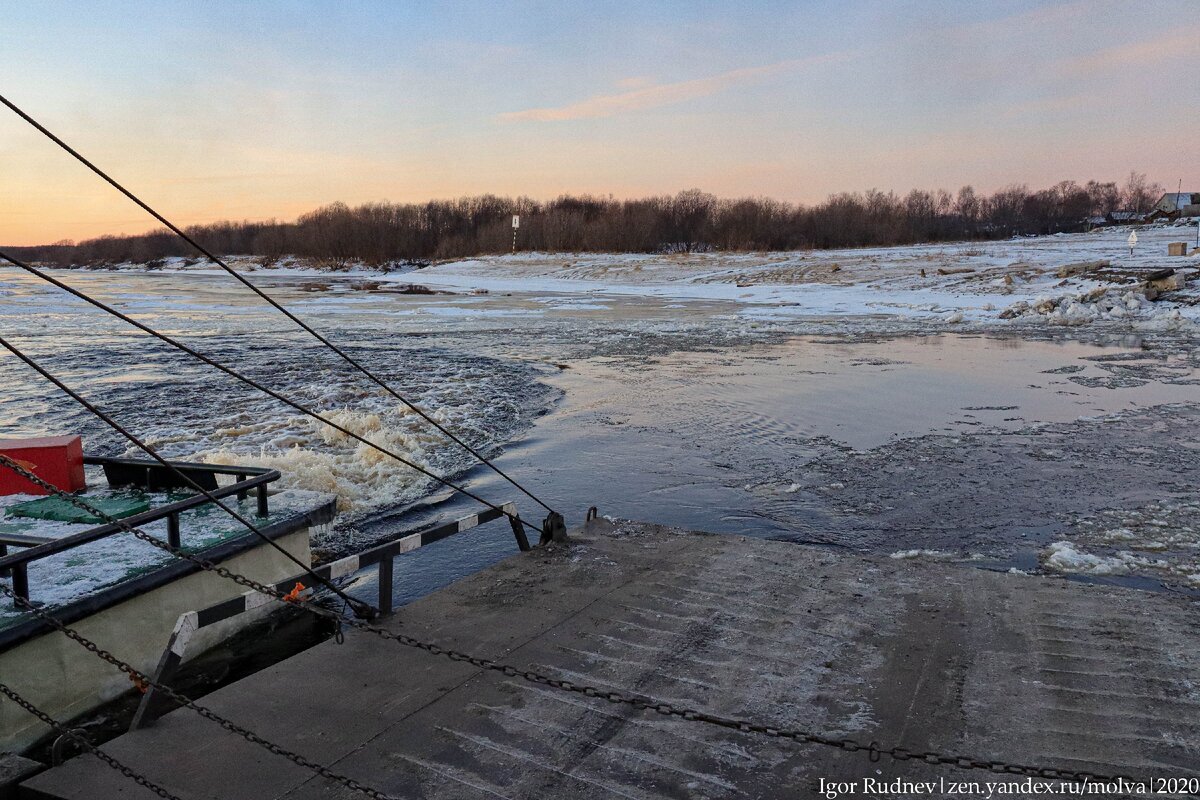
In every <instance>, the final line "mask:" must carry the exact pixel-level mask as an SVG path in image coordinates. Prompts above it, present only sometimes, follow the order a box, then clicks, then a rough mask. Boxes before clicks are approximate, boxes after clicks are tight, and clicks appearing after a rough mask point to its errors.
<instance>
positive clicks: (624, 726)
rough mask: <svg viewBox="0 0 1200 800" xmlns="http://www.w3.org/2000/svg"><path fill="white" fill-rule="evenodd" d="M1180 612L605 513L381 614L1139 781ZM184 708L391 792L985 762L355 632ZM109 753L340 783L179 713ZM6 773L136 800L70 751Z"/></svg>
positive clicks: (768, 708)
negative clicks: (534, 678) (852, 742)
mask: <svg viewBox="0 0 1200 800" xmlns="http://www.w3.org/2000/svg"><path fill="white" fill-rule="evenodd" d="M1197 623H1200V612H1198V610H1197V606H1196V604H1195V602H1194V601H1192V600H1190V599H1188V598H1184V597H1179V596H1170V595H1165V594H1151V593H1145V592H1139V591H1134V590H1127V589H1120V588H1112V587H1101V586H1091V585H1084V584H1080V583H1072V582H1068V581H1065V580H1062V579H1055V578H1040V577H1029V576H1024V575H1016V574H1000V573H994V572H988V571H983V570H978V569H972V568H969V567H964V566H961V565H945V564H939V563H936V562H928V561H920V560H897V559H891V558H886V557H883V558H871V557H862V556H857V555H848V554H846V553H844V552H838V551H834V550H830V549H822V548H814V547H805V546H798V545H792V544H785V543H780V542H770V541H761V540H755V539H745V538H740V537H730V536H713V535H704V534H688V533H682V532H679V531H674V530H668V529H663V528H658V527H654V526H648V525H640V524H629V523H626V524H617V525H613V524H609V523H605V522H600V523H599V524H595V523H594V524H593V525H592V526H591V528H590V529H589V530H588V531H587V532H586V533H584V534H582V535H577V536H576V537H575V538H574V543H573V544H570V545H566V546H555V547H553V548H552V549H547V550H541V551H535V552H533V553H529V554H524V555H519V556H514V557H513V558H510V559H508V560H507V561H504V562H503V563H501V564H498V565H497V566H495V567H493V568H491V569H488V570H485V571H483V572H481V573H479V574H477V575H475V576H473V577H471V578H469V579H466V580H463V581H460V582H458V583H456V584H454V585H452V586H451V587H449V588H447V589H444V590H442V591H439V592H437V593H435V594H433V595H432V596H430V597H427V598H425V599H423V600H421V601H419V602H417V603H414V604H412V605H410V606H407V607H405V608H403V609H401V610H400V611H398V612H397V613H396V614H395V615H394V616H393V617H391V618H389V620H388V624H389V625H390V626H392V627H394V628H395V629H396V630H401V631H403V632H405V633H407V634H409V635H411V636H415V637H418V638H423V639H427V640H430V641H434V642H437V643H440V644H444V645H447V646H453V647H456V648H458V649H461V650H466V651H469V652H472V653H474V654H477V655H481V656H485V657H490V658H495V659H501V660H504V661H506V662H508V663H511V664H513V665H516V666H518V667H522V668H525V667H530V668H535V669H538V670H541V671H545V672H548V673H551V674H554V675H557V676H561V677H563V678H566V679H569V680H573V681H577V682H580V683H590V684H592V685H596V686H598V687H611V688H620V689H624V690H629V691H636V692H641V693H644V694H647V695H651V696H653V697H655V698H660V699H662V700H665V701H667V702H670V703H674V704H680V705H686V706H690V707H693V708H697V709H702V710H706V711H710V712H713V713H717V714H722V715H727V716H735V717H746V718H751V719H754V720H761V721H764V722H768V723H772V724H776V725H780V726H789V727H795V728H806V729H811V730H814V731H818V732H821V733H825V734H830V735H834V736H849V737H854V738H855V739H859V740H861V741H864V742H870V741H872V740H875V741H878V742H879V743H880V744H881V745H883V746H885V747H890V746H893V745H902V746H905V747H907V748H910V749H912V750H914V751H925V750H931V749H932V750H939V751H944V752H950V753H958V754H962V755H965V756H969V757H973V758H979V759H984V760H1003V761H1010V762H1017V763H1024V764H1035V765H1048V766H1055V767H1068V768H1072V769H1084V770H1090V771H1095V772H1101V773H1113V772H1119V773H1127V774H1134V775H1137V776H1146V777H1150V776H1161V777H1184V776H1196V775H1200V747H1198V745H1197V742H1200V713H1198V712H1200V647H1198V646H1197V645H1198V644H1200V635H1198V634H1197V630H1198V629H1200V627H1198V624H1197ZM101 644H104V643H103V642H102V643H101ZM117 655H120V654H119V653H118V654H117ZM16 688H19V687H16ZM202 703H203V704H205V705H208V706H209V707H211V708H213V709H214V710H215V711H217V712H219V713H221V714H223V715H225V716H228V717H229V718H231V719H232V720H234V721H236V722H238V723H239V724H242V725H245V726H247V727H249V728H251V729H253V730H255V731H256V732H258V733H260V734H262V735H263V736H265V737H267V738H269V739H271V740H273V741H276V742H278V743H280V744H282V745H284V746H286V747H289V748H292V749H295V750H297V751H299V752H301V753H304V754H305V755H306V756H308V757H310V758H312V759H315V760H317V761H320V762H322V763H324V764H325V765H327V766H329V767H330V768H332V769H334V770H336V771H338V772H341V773H344V774H346V775H349V776H351V777H354V778H356V779H358V780H360V781H362V782H363V783H365V784H368V785H370V786H372V787H374V788H376V789H379V790H381V791H384V792H387V793H389V794H391V795H393V796H395V797H403V798H409V797H413V798H437V799H441V798H512V799H513V800H515V799H516V798H529V799H530V800H533V798H539V799H542V798H559V797H570V798H575V799H576V800H584V799H585V798H630V799H631V800H648V799H649V798H668V797H669V798H740V797H750V798H765V797H812V796H814V795H815V793H816V790H817V789H818V788H819V783H818V781H819V780H820V779H824V780H826V781H847V782H856V785H857V786H858V787H859V788H860V789H861V788H862V781H863V779H866V778H870V779H873V780H876V781H892V780H895V779H897V778H899V779H902V780H905V781H910V782H911V781H934V782H938V781H940V780H942V779H945V780H946V781H947V783H949V782H950V781H977V782H980V783H982V782H987V781H999V780H1005V779H1004V778H1002V777H1000V776H997V775H995V774H994V773H991V772H987V771H964V770H959V769H955V768H952V767H947V766H933V765H928V764H921V763H914V762H912V761H908V762H893V761H891V760H890V759H889V758H887V757H884V758H883V759H882V760H881V761H880V762H879V763H872V762H871V761H870V760H869V759H868V757H867V755H866V754H864V753H848V752H844V751H840V750H836V749H833V748H829V747H824V746H819V745H797V744H794V743H790V742H786V741H777V740H772V739H769V738H765V737H763V736H759V735H753V734H745V733H738V732H736V731H731V730H726V729H722V728H716V727H712V726H708V725H703V724H699V723H695V722H686V721H680V720H676V719H670V718H666V717H663V716H661V715H659V714H656V713H652V712H650V713H646V712H638V711H635V710H633V709H631V708H629V707H626V706H617V705H612V704H610V703H607V702H605V701H603V700H598V699H588V698H586V697H582V696H579V695H576V694H570V693H566V692H563V691H559V690H555V689H550V688H546V687H543V686H538V685H535V684H532V683H528V682H526V681H523V680H521V679H518V678H509V677H505V676H504V675H501V674H497V673H495V672H483V671H480V670H478V669H477V668H475V667H472V666H469V665H464V664H461V663H454V662H451V661H449V660H447V659H445V658H438V657H435V656H431V655H428V654H426V653H424V652H420V651H416V650H413V649H409V648H403V647H400V646H398V645H395V644H392V643H387V642H383V641H380V640H378V639H376V638H374V637H368V636H364V635H360V634H348V635H347V637H346V641H345V643H344V644H341V645H338V644H336V643H334V642H328V643H326V644H323V645H321V646H318V647H316V648H313V649H312V650H309V651H307V652H305V653H303V654H301V655H299V656H296V657H294V658H291V659H289V660H287V661H285V662H283V663H281V664H278V665H276V666H275V667H272V668H270V669H268V670H265V671H263V672H260V673H258V674H256V675H254V676H252V677H249V678H247V679H245V680H242V681H240V682H238V683H236V684H233V685H231V686H228V687H226V688H224V689H221V690H219V691H217V692H215V693H213V694H211V695H209V696H207V697H205V698H204V699H203V700H202ZM105 747H106V749H107V750H108V751H109V752H110V753H112V754H113V755H115V756H116V757H117V758H119V759H121V760H123V761H125V762H126V763H127V764H129V765H131V766H133V767H135V768H136V769H138V770H140V771H142V772H143V773H144V774H145V775H147V776H148V777H149V778H151V779H152V780H154V781H157V782H159V783H161V784H162V785H163V786H165V787H167V788H168V789H170V790H171V791H172V792H175V793H177V794H178V795H179V796H180V797H182V798H187V799H189V800H190V799H192V798H196V799H199V798H213V799H214V800H218V799H219V800H241V799H242V798H245V799H246V800H249V799H250V798H254V800H260V799H261V798H287V799H288V800H300V798H314V799H315V798H329V797H337V798H350V797H361V795H358V794H356V793H354V792H352V791H350V790H349V789H346V788H344V787H340V786H338V785H336V784H333V783H330V782H329V781H327V780H325V779H322V778H319V777H316V776H314V775H313V774H312V773H311V772H309V771H307V770H305V769H303V768H301V767H298V766H295V765H294V764H291V763H290V762H288V761H287V760H285V759H283V758H280V757H277V756H273V755H271V754H269V753H267V752H266V751H264V750H262V749H260V748H258V747H255V746H253V745H251V744H248V743H247V742H245V741H244V740H242V739H241V738H239V737H237V736H235V735H232V734H229V733H227V732H225V731H224V730H222V729H221V728H219V727H218V726H216V725H214V724H213V723H210V722H207V721H205V720H203V719H200V718H198V717H197V716H195V715H194V714H192V713H190V712H188V711H175V712H172V713H171V714H169V715H167V716H166V717H164V718H163V719H162V720H160V721H159V722H158V723H157V724H156V725H155V726H154V727H152V728H149V729H146V730H142V731H138V732H136V733H132V734H127V735H125V736H123V737H121V738H119V739H117V740H115V741H113V742H110V743H109V744H108V745H106V746H105ZM25 788H26V790H27V791H28V792H29V794H28V796H29V797H38V798H77V799H78V800H84V799H85V798H86V799H87V800H92V799H93V798H109V797H120V798H142V797H147V798H149V797H152V795H151V794H150V793H149V792H146V791H145V790H142V789H139V788H138V787H136V786H134V785H132V784H131V783H130V782H129V781H127V780H126V779H124V778H122V777H121V776H120V775H118V774H117V773H116V772H114V771H113V770H111V769H109V768H107V767H105V766H104V765H102V764H100V763H99V762H97V761H96V760H95V759H92V758H89V757H81V758H76V759H74V760H72V761H71V762H68V763H67V764H66V765H64V766H62V767H60V768H58V769H54V770H51V771H49V772H46V773H44V774H42V775H40V776H38V777H37V778H35V779H33V780H32V781H29V782H28V783H27V784H26V785H25ZM942 789H943V790H945V789H946V786H943V787H942ZM900 794H903V795H911V794H913V793H912V792H900ZM880 796H887V794H886V793H883V794H881V795H880Z"/></svg>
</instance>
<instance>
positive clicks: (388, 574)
mask: <svg viewBox="0 0 1200 800" xmlns="http://www.w3.org/2000/svg"><path fill="white" fill-rule="evenodd" d="M394 567H395V564H394V562H393V561H392V557H391V556H386V557H385V558H384V559H383V560H382V561H380V562H379V613H380V614H390V613H392V575H393V572H394Z"/></svg>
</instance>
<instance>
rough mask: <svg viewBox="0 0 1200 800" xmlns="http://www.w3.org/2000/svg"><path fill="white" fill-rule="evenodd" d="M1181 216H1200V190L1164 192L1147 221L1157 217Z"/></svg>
mask: <svg viewBox="0 0 1200 800" xmlns="http://www.w3.org/2000/svg"><path fill="white" fill-rule="evenodd" d="M1180 217H1200V192H1168V193H1167V194H1164V195H1163V196H1162V198H1161V199H1159V201H1158V202H1157V203H1155V204H1154V208H1152V209H1150V213H1149V214H1147V215H1146V220H1147V221H1151V222H1152V221H1154V220H1157V219H1179V218H1180Z"/></svg>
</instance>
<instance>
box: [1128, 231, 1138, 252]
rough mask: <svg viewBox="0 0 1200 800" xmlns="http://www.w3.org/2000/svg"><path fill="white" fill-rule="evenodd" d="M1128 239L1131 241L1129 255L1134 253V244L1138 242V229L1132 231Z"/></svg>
mask: <svg viewBox="0 0 1200 800" xmlns="http://www.w3.org/2000/svg"><path fill="white" fill-rule="evenodd" d="M1126 241H1127V242H1129V255H1133V246H1134V245H1135V244H1137V231H1130V232H1129V238H1128V239H1126Z"/></svg>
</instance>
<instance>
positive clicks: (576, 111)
mask: <svg viewBox="0 0 1200 800" xmlns="http://www.w3.org/2000/svg"><path fill="white" fill-rule="evenodd" d="M849 55H850V53H846V52H843V53H829V54H826V55H820V56H811V57H808V58H793V59H788V60H786V61H779V62H776V63H774V64H767V65H766V66H761V67H744V68H742V69H735V70H731V71H729V72H722V73H721V74H719V75H712V76H710V77H707V78H696V79H693V80H690V81H679V82H677V83H664V84H660V85H657V86H645V87H642V88H632V89H629V90H628V91H624V92H619V93H617V94H606V95H596V96H594V97H589V98H588V99H586V100H581V101H579V102H577V103H569V104H567V105H565V106H557V107H551V108H531V109H528V110H525V111H510V112H508V113H505V114H501V115H500V116H499V119H500V120H501V121H502V122H560V121H563V120H573V119H595V118H599V117H612V116H616V115H618V114H626V113H629V112H631V111H641V110H644V109H647V108H658V107H660V106H666V105H672V104H675V103H682V102H685V101H687V100H695V99H697V98H700V97H708V96H710V95H714V94H718V93H719V92H723V91H725V90H727V89H730V88H732V87H734V86H739V85H742V84H747V83H753V82H755V81H759V80H762V79H764V78H767V77H770V76H772V75H778V74H780V73H785V72H792V71H794V70H798V69H802V68H805V67H811V66H816V65H818V64H827V63H831V62H835V61H841V60H843V59H845V58H846V57H848V56H849Z"/></svg>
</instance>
